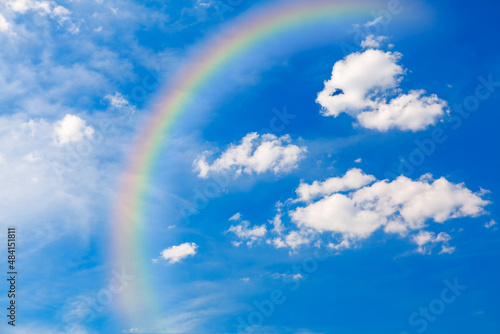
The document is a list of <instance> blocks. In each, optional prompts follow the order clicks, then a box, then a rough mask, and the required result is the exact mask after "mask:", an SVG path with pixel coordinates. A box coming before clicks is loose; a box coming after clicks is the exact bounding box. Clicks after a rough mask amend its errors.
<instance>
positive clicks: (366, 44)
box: [361, 35, 387, 49]
mask: <svg viewBox="0 0 500 334" xmlns="http://www.w3.org/2000/svg"><path fill="white" fill-rule="evenodd" d="M386 39H387V37H385V36H374V35H368V36H366V39H365V40H364V41H362V42H361V47H362V48H365V49H369V48H372V49H377V48H379V47H380V46H381V45H382V43H383V42H384V41H385V40H386Z"/></svg>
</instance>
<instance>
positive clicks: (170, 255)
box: [153, 242, 198, 263]
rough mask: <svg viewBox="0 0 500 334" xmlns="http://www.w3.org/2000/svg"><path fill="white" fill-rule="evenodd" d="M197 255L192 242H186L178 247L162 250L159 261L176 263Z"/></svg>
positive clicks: (196, 246) (195, 247)
mask: <svg viewBox="0 0 500 334" xmlns="http://www.w3.org/2000/svg"><path fill="white" fill-rule="evenodd" d="M196 253H198V245H197V244H195V243H194V242H186V243H183V244H180V245H178V246H172V247H169V248H167V249H164V250H163V251H162V252H161V256H160V258H161V259H164V260H167V261H168V262H169V263H178V262H181V261H182V260H184V259H185V258H187V257H189V256H194V255H196ZM153 261H155V262H156V261H157V260H153Z"/></svg>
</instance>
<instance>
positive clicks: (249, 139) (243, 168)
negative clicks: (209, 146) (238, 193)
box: [194, 132, 306, 178]
mask: <svg viewBox="0 0 500 334" xmlns="http://www.w3.org/2000/svg"><path fill="white" fill-rule="evenodd" d="M305 152H306V148H305V147H299V146H297V145H294V144H291V139H290V136H288V135H285V136H281V137H277V136H275V135H273V134H263V135H258V134H257V133H255V132H253V133H249V134H247V135H246V136H245V137H243V139H242V140H241V142H240V144H238V145H234V144H233V145H231V146H230V147H229V148H228V149H227V150H226V151H225V152H223V153H222V154H221V156H220V157H219V158H217V159H216V160H215V161H214V162H213V163H212V164H209V163H208V162H207V160H206V159H207V155H208V154H207V153H205V154H202V155H201V156H198V158H197V159H196V160H195V161H194V169H195V171H197V172H198V176H199V177H201V178H207V177H208V175H209V174H210V173H221V172H232V173H234V175H235V177H238V176H240V175H241V174H242V173H245V174H254V173H255V174H262V173H266V172H273V173H274V174H280V173H287V172H289V171H291V170H292V169H294V168H296V167H297V164H298V162H299V161H300V160H301V159H302V158H304V155H305Z"/></svg>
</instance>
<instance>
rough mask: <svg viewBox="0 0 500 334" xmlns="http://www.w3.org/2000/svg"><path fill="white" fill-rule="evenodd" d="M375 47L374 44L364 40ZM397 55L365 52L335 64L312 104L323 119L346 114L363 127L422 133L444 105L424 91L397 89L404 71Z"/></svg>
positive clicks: (438, 115)
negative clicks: (314, 104)
mask: <svg viewBox="0 0 500 334" xmlns="http://www.w3.org/2000/svg"><path fill="white" fill-rule="evenodd" d="M365 42H366V43H365V44H366V45H367V46H368V45H369V46H372V47H374V46H376V45H375V44H376V43H375V42H377V41H376V40H374V41H365ZM401 56H402V55H401V54H400V53H398V52H389V51H388V52H384V51H381V50H376V49H368V50H366V51H363V52H356V53H353V54H350V55H348V56H346V57H345V58H344V59H343V60H340V61H338V62H337V63H335V65H334V66H333V69H332V76H331V78H330V80H328V81H326V82H325V87H324V89H323V90H322V91H321V92H320V93H318V97H317V99H316V102H317V103H319V104H320V105H321V106H322V111H321V112H322V114H323V115H324V116H334V117H337V116H338V115H339V114H341V113H347V114H349V115H351V116H353V117H355V118H356V119H357V120H358V122H359V124H360V125H361V126H363V127H365V128H369V129H376V130H379V131H387V130H389V129H401V130H411V131H417V130H423V129H425V128H426V127H428V126H430V125H434V124H436V122H437V121H438V120H439V119H440V118H441V117H442V116H443V115H444V114H445V113H446V112H447V110H446V107H447V103H446V102H445V101H444V100H441V99H439V98H438V97H437V96H436V95H434V94H432V95H426V92H425V91H424V90H411V91H410V92H409V93H408V94H404V93H402V92H401V89H399V84H400V83H401V81H402V79H403V75H404V74H405V70H404V69H403V67H402V66H401V65H399V64H398V62H399V60H400V59H401Z"/></svg>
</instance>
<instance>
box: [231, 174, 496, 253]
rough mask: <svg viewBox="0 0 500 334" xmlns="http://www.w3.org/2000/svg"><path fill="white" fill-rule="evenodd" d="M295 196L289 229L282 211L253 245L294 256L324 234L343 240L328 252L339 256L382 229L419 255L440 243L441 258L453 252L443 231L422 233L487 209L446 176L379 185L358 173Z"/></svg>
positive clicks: (304, 189)
mask: <svg viewBox="0 0 500 334" xmlns="http://www.w3.org/2000/svg"><path fill="white" fill-rule="evenodd" d="M296 193H297V199H290V200H288V201H287V203H288V204H290V205H292V207H290V208H289V209H288V212H287V213H288V216H289V218H290V223H291V224H289V226H284V224H283V222H282V212H281V206H280V207H279V211H278V213H277V215H276V216H275V217H274V219H272V220H270V221H269V224H270V225H274V226H275V228H274V229H272V230H267V229H266V226H265V225H262V226H259V227H258V229H259V231H260V232H261V233H258V234H253V237H254V239H252V243H253V242H254V241H256V240H263V239H265V240H266V243H267V244H269V245H272V246H273V247H275V248H289V249H290V250H291V251H293V252H294V251H296V250H297V249H298V248H300V247H301V246H303V245H310V244H313V243H314V244H318V242H319V243H321V237H322V236H324V235H325V234H326V235H331V236H333V237H335V238H336V239H337V240H339V242H337V243H333V242H329V243H328V244H327V247H329V248H330V249H334V250H338V251H340V250H342V249H348V248H352V247H355V246H356V244H357V243H358V242H360V241H361V240H363V239H366V238H368V237H370V236H371V235H372V234H373V233H374V232H375V231H377V230H383V231H384V232H385V233H388V234H398V235H399V236H400V237H408V238H409V239H410V240H411V241H412V242H413V243H415V244H417V246H418V249H417V252H419V253H422V254H428V253H430V251H431V249H432V248H433V247H434V246H435V245H436V244H441V252H440V254H443V253H452V252H453V251H454V247H450V246H449V244H448V242H449V241H450V240H451V236H450V235H448V234H447V233H444V232H441V233H439V234H437V235H436V234H435V233H434V232H428V231H424V230H423V229H424V228H425V227H427V226H428V224H429V223H430V222H434V223H444V222H445V221H448V220H451V219H454V218H460V217H476V216H479V215H482V214H484V213H485V211H484V207H485V206H486V205H488V204H489V201H487V200H485V199H483V198H482V197H483V195H484V194H485V191H484V190H481V191H480V192H477V193H474V192H472V191H471V190H469V189H467V188H466V187H465V185H464V184H455V183H452V182H450V181H448V180H446V179H445V178H444V177H441V178H439V179H434V178H433V177H432V175H430V174H426V175H424V176H422V177H421V178H419V179H416V180H412V179H410V178H407V177H405V176H400V177H398V178H396V179H395V180H393V181H389V180H379V181H377V180H376V179H375V177H374V176H372V175H367V174H365V173H364V172H363V171H362V170H360V169H358V168H353V169H351V170H349V171H347V172H346V174H345V175H343V176H341V177H332V178H328V179H327V180H325V181H322V182H320V181H314V182H313V183H311V184H306V183H303V182H302V183H301V184H300V185H299V187H298V188H297V190H296ZM238 215H239V214H238ZM238 217H239V216H238ZM240 228H242V229H243V230H238V232H240V233H236V235H237V236H238V237H239V238H241V239H244V238H243V237H246V238H248V237H249V235H251V232H254V231H256V230H257V227H252V228H251V227H250V223H249V222H245V224H244V225H243V226H241V227H240ZM230 230H233V231H234V230H235V227H234V226H232V227H231V229H230ZM243 231H246V233H243ZM240 243H241V242H240ZM240 243H238V245H239V244H240ZM318 245H319V244H318Z"/></svg>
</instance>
